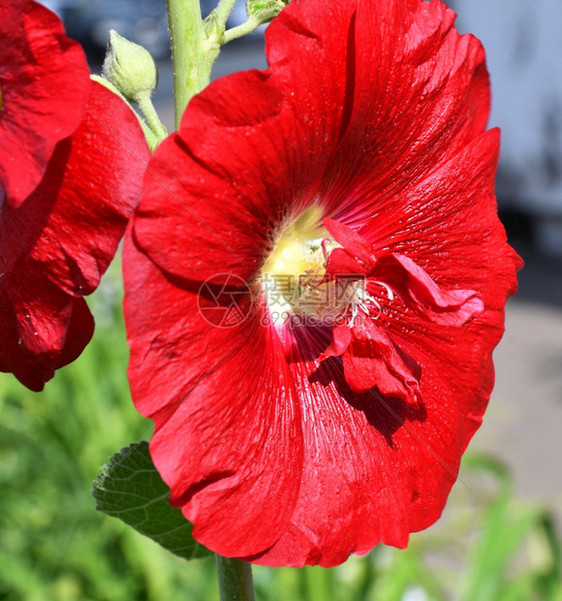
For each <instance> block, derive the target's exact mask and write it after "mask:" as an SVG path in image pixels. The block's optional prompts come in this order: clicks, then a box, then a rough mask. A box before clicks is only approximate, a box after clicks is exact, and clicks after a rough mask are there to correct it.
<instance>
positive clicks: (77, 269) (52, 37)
mask: <svg viewBox="0 0 562 601" xmlns="http://www.w3.org/2000/svg"><path fill="white" fill-rule="evenodd" d="M15 5H21V6H20V10H21V11H22V12H21V13H20V12H18V11H16V10H15V9H14V10H12V6H15ZM1 11H2V15H1V16H2V17H3V18H4V19H11V21H9V22H6V21H5V20H4V21H3V22H2V24H1V27H2V29H5V30H6V31H7V32H10V36H12V35H13V39H12V37H10V39H12V42H11V43H12V44H13V47H12V49H11V50H10V51H9V52H8V51H7V50H6V49H5V47H4V43H3V48H4V49H3V51H2V52H3V56H2V59H3V60H4V62H3V63H2V69H1V71H0V90H1V93H2V102H3V105H2V108H1V111H0V129H1V130H2V131H1V134H2V135H1V136H0V137H1V138H2V143H1V146H0V339H1V340H2V346H1V347H0V370H1V371H8V372H12V373H14V374H15V376H16V377H17V378H18V379H19V380H20V381H21V382H23V383H24V384H25V385H26V386H28V387H29V388H31V389H32V390H40V389H41V388H42V387H43V385H44V383H45V382H46V381H47V380H48V379H50V378H51V377H52V376H53V374H54V370H56V369H58V368H59V367H62V366H63V365H66V364H67V363H69V362H70V361H72V360H74V359H75V358H76V357H77V356H78V355H79V354H80V353H81V352H82V350H83V348H84V347H85V346H86V344H87V343H88V342H89V340H90V338H91V336H92V333H93V327H94V323H93V319H92V316H91V314H90V312H89V310H88V307H87V305H86V302H85V301H84V299H83V298H82V297H83V296H84V295H86V294H89V293H90V292H92V291H93V290H94V289H95V288H96V287H97V285H98V283H99V280H100V277H101V275H102V273H103V272H104V271H105V269H106V268H107V266H108V264H109V262H110V261H111V259H112V258H113V256H114V254H115V251H116V249H117V245H118V243H119V240H120V238H121V237H122V235H123V232H124V230H125V227H126V224H127V221H128V218H129V217H130V215H131V213H132V212H133V210H134V208H135V206H136V205H137V204H138V201H139V199H140V185H141V184H140V182H141V180H142V174H143V171H144V165H145V163H146V161H148V157H149V153H148V149H147V146H146V143H145V141H144V137H143V134H142V130H141V128H140V126H139V124H138V121H137V119H136V117H135V116H134V114H133V112H132V111H131V109H130V108H129V107H128V106H127V105H126V104H125V103H124V102H123V101H122V100H121V99H120V98H118V97H117V96H115V95H114V94H113V93H111V92H109V91H108V90H106V89H105V88H104V87H103V86H101V85H100V84H98V83H95V82H91V81H90V78H89V75H88V67H87V64H86V59H85V57H84V55H83V53H82V51H81V50H80V48H79V47H77V46H76V45H74V43H73V42H71V41H70V40H68V39H66V38H64V36H63V35H62V33H61V31H62V26H61V24H60V21H59V20H58V18H56V17H55V16H54V15H53V14H52V13H50V11H48V10H47V9H45V8H43V7H40V6H39V5H37V4H36V3H35V2H15V3H13V4H11V5H10V8H7V7H5V8H2V9H1ZM22 23H23V25H22ZM18 32H19V34H20V35H21V36H24V37H23V38H20V37H18V35H16V33H18ZM69 48H70V49H71V50H68V49H69ZM77 57H78V58H79V59H80V60H77ZM28 62H29V64H28ZM84 74H86V77H85V79H84V78H83V75H84ZM72 77H75V78H76V79H75V80H73V81H75V89H74V90H73V91H72V92H71V91H70V88H69V85H70V84H69V82H70V78H72ZM63 107H64V110H63ZM5 132H7V133H6V135H4V134H5ZM69 134H70V135H69ZM30 190H31V191H30Z"/></svg>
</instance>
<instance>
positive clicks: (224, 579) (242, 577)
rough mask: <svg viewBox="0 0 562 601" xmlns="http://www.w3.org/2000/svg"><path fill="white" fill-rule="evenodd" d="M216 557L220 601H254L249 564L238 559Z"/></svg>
mask: <svg viewBox="0 0 562 601" xmlns="http://www.w3.org/2000/svg"><path fill="white" fill-rule="evenodd" d="M216 557H217V573H218V578H219V596H220V601H254V600H255V597H254V584H253V582H252V566H251V564H249V563H246V562H245V561H241V560H240V559H230V558H228V557H221V556H220V555H217V556H216Z"/></svg>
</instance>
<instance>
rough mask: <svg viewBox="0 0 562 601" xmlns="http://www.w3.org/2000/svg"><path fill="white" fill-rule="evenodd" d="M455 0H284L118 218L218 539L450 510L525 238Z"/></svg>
mask: <svg viewBox="0 0 562 601" xmlns="http://www.w3.org/2000/svg"><path fill="white" fill-rule="evenodd" d="M453 20H454V13H453V12H452V11H450V10H449V9H447V8H446V7H445V6H444V5H443V4H442V3H441V2H439V0H434V1H432V2H425V1H424V0H385V1H384V2H383V1H372V0H348V1H345V2H332V1H329V0H293V2H292V3H291V4H290V5H289V6H288V8H286V9H285V10H284V11H283V12H282V13H281V15H280V17H278V18H277V19H276V21H275V22H274V23H273V24H272V25H271V27H270V28H269V30H268V33H267V56H268V61H269V69H268V70H267V71H249V72H245V73H239V74H235V75H232V76H229V77H227V78H224V79H221V80H219V81H217V82H215V83H214V84H211V86H209V87H208V88H207V89H206V90H205V91H204V92H203V93H201V94H199V95H198V96H197V97H195V98H194V99H193V100H192V101H191V103H190V104H189V106H188V108H187V110H186V112H185V114H184V116H183V119H182V123H181V127H180V130H179V132H177V134H175V135H173V136H172V137H170V138H169V139H168V140H166V141H165V142H164V143H163V144H162V145H161V146H160V147H159V149H158V150H157V151H156V153H155V155H154V157H153V159H152V160H151V164H150V165H151V172H150V173H147V176H146V179H145V186H144V191H143V199H142V202H141V205H140V207H139V211H138V213H137V215H136V216H135V218H134V221H133V227H132V228H131V229H130V234H129V235H128V236H127V238H126V248H125V257H124V258H125V283H126V304H125V310H126V320H127V327H128V334H129V340H130V344H131V363H130V368H129V377H130V381H131V387H132V392H133V398H134V401H135V404H136V406H137V408H138V409H139V411H140V412H141V413H142V414H143V415H145V416H148V417H151V418H152V419H153V420H154V424H155V431H154V436H153V439H152V441H151V447H150V448H151V453H152V457H153V460H154V462H155V465H156V467H157V469H158V470H159V471H160V473H161V474H162V476H163V478H164V480H165V481H166V482H167V483H168V485H169V486H170V488H171V501H172V503H173V504H175V505H177V506H181V507H182V508H183V512H184V514H185V516H186V517H187V518H188V519H189V520H191V521H192V522H193V523H194V536H195V537H196V538H197V539H198V540H199V541H200V542H202V543H203V544H204V545H206V546H208V547H209V548H211V549H212V550H214V551H217V552H218V553H220V554H223V555H227V556H236V557H241V558H245V559H249V560H251V561H254V562H256V563H262V564H267V565H292V566H300V565H303V564H321V565H324V566H331V565H335V564H338V563H340V562H342V561H344V560H345V559H346V558H347V557H348V555H349V554H350V553H358V554H361V553H366V552H367V551H369V550H370V549H371V548H372V547H373V546H374V545H376V544H377V543H379V542H384V543H387V544H391V545H396V546H398V547H404V546H405V545H406V544H407V541H408V535H409V533H410V532H412V531H416V530H420V529H422V528H425V527H427V526H429V525H430V524H431V523H433V522H434V521H435V520H436V519H437V518H438V517H439V515H440V513H441V511H442V509H443V506H444V504H445V500H446V497H447V495H448V492H449V490H450V488H451V486H452V484H453V482H454V481H455V479H456V476H457V472H458V467H459V461H460V458H461V455H462V453H463V451H464V449H465V448H466V446H467V444H468V441H469V440H470V438H471V437H472V435H473V434H474V432H475V430H476V429H477V428H478V426H479V425H480V423H481V419H482V415H483V413H484V410H485V407H486V403H487V401H488V398H489V396H490V392H491V389H492V385H493V380H494V375H493V365H492V358H491V355H492V349H493V348H494V347H495V345H496V344H497V342H498V341H499V339H500V337H501V335H502V332H503V321H504V304H505V300H506V297H507V296H509V295H510V294H512V293H513V292H514V290H515V287H516V280H515V272H516V269H517V267H518V265H519V259H518V257H517V256H516V255H515V253H514V252H513V251H512V250H511V249H510V248H509V246H508V245H507V243H506V240H505V233H504V230H503V228H502V226H501V224H500V222H499V221H498V218H497V214H496V204H495V198H494V189H493V180H494V173H495V169H496V161H497V155H498V140H499V134H498V131H497V130H491V131H485V127H486V121H487V118H488V112H489V83H488V75H487V71H486V67H485V58H484V51H483V49H482V47H481V45H480V43H479V42H478V41H477V40H476V39H475V38H473V37H472V36H460V35H459V34H458V33H457V31H456V30H455V29H454V28H453Z"/></svg>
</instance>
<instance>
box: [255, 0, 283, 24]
mask: <svg viewBox="0 0 562 601" xmlns="http://www.w3.org/2000/svg"><path fill="white" fill-rule="evenodd" d="M289 2H290V0H246V12H247V13H248V16H249V17H253V18H254V19H256V20H258V21H260V22H261V23H267V22H268V21H271V19H273V18H274V17H276V16H277V15H278V14H279V13H280V12H281V10H282V9H283V8H284V7H285V6H286V5H287V4H289Z"/></svg>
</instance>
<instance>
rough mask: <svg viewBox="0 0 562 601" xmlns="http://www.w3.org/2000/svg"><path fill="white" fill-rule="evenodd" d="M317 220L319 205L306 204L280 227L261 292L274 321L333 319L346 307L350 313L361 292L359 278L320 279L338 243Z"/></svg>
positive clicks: (344, 310)
mask: <svg viewBox="0 0 562 601" xmlns="http://www.w3.org/2000/svg"><path fill="white" fill-rule="evenodd" d="M321 219H322V210H321V209H320V208H319V207H318V206H312V207H310V208H308V209H306V210H305V211H304V212H303V213H302V214H301V215H300V216H299V217H298V218H297V219H295V221H293V222H292V223H291V224H290V225H289V226H288V227H287V228H286V229H285V230H284V231H283V232H282V234H281V236H280V237H279V239H278V240H277V243H276V245H275V248H274V249H273V252H272V253H271V255H270V256H269V257H268V259H267V261H266V262H265V265H264V267H263V269H262V276H261V284H262V291H263V294H264V296H265V298H266V300H267V303H268V306H269V309H270V313H271V317H272V321H273V322H274V323H276V324H282V323H284V322H285V321H287V319H289V318H290V317H291V316H293V317H295V316H299V317H300V318H301V320H305V321H307V322H308V321H310V323H319V322H322V323H328V324H333V323H334V322H335V321H336V320H337V319H338V318H342V317H344V316H345V315H346V314H347V310H348V309H350V308H351V310H352V313H353V312H354V311H355V310H356V305H357V304H358V303H360V302H361V300H362V299H363V297H364V282H363V281H358V280H349V279H347V280H346V279H345V278H344V279H340V278H336V279H334V280H330V281H325V280H324V276H325V273H326V262H327V259H328V256H329V254H330V252H331V251H332V250H333V249H334V248H336V247H337V246H339V245H338V244H337V242H335V241H334V240H333V238H332V237H331V236H330V234H329V233H328V231H327V230H326V229H325V228H324V227H323V225H322V221H321ZM347 317H349V316H347ZM347 317H345V318H346V319H347Z"/></svg>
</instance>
